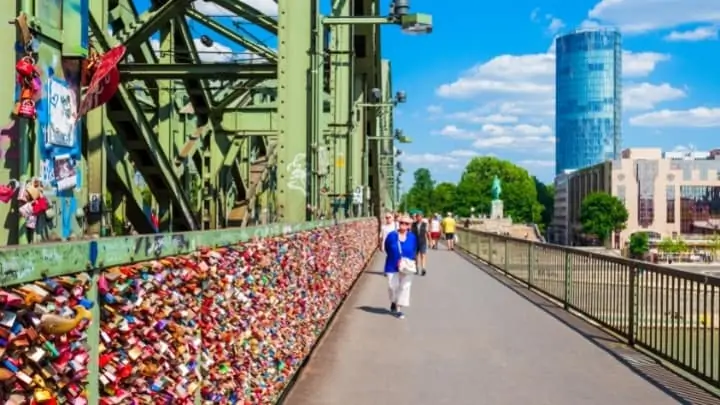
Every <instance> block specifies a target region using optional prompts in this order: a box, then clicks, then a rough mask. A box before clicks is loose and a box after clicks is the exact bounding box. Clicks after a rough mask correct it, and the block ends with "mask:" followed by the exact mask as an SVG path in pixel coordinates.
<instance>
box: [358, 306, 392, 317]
mask: <svg viewBox="0 0 720 405" xmlns="http://www.w3.org/2000/svg"><path fill="white" fill-rule="evenodd" d="M355 309H359V310H360V311H363V312H367V313H369V314H375V315H390V310H389V309H388V308H380V307H370V306H367V305H362V306H359V307H355Z"/></svg>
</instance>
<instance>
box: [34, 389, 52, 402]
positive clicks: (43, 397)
mask: <svg viewBox="0 0 720 405" xmlns="http://www.w3.org/2000/svg"><path fill="white" fill-rule="evenodd" d="M34 397H35V401H36V402H40V403H43V402H47V401H49V400H51V399H53V395H52V393H51V392H50V390H48V389H46V388H38V389H36V390H35V394H34Z"/></svg>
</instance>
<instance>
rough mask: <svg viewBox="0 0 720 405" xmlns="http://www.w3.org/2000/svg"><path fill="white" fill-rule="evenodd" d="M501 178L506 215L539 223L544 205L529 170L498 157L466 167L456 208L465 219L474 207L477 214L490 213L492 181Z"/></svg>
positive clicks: (481, 160) (486, 158)
mask: <svg viewBox="0 0 720 405" xmlns="http://www.w3.org/2000/svg"><path fill="white" fill-rule="evenodd" d="M495 176H498V178H499V179H500V180H501V182H502V188H503V192H502V196H501V199H502V200H503V204H504V211H505V215H506V216H509V217H512V219H513V221H514V222H518V223H520V222H533V223H538V222H539V221H540V219H541V214H542V211H543V206H542V205H541V204H540V203H539V202H538V199H537V196H538V195H537V190H536V188H535V182H534V181H533V179H532V177H531V176H530V174H529V173H528V172H527V170H525V169H523V168H521V167H519V166H516V165H514V164H513V163H511V162H509V161H507V160H501V159H497V158H494V157H476V158H473V159H472V160H471V161H470V162H469V163H468V165H467V166H466V167H465V172H464V173H463V175H462V177H461V178H460V182H459V183H458V186H457V192H456V196H457V197H456V200H457V203H456V208H455V210H454V212H457V213H458V214H459V215H461V216H469V215H470V211H471V208H475V212H476V213H488V214H489V213H490V207H491V202H492V182H493V178H494V177H495Z"/></svg>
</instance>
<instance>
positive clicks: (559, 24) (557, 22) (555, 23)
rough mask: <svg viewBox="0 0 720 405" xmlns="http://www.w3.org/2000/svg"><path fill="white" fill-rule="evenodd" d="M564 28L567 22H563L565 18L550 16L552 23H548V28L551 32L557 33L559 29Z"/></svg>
mask: <svg viewBox="0 0 720 405" xmlns="http://www.w3.org/2000/svg"><path fill="white" fill-rule="evenodd" d="M563 28H565V23H564V22H563V20H561V19H559V18H556V17H552V18H550V24H549V25H548V28H547V30H548V32H549V33H551V34H556V33H557V32H558V31H560V30H561V29H563Z"/></svg>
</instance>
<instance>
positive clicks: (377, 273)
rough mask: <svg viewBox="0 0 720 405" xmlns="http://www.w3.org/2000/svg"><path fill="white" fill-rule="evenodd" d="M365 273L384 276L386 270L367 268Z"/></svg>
mask: <svg viewBox="0 0 720 405" xmlns="http://www.w3.org/2000/svg"><path fill="white" fill-rule="evenodd" d="M364 274H372V275H375V276H384V275H385V272H382V271H377V270H365V273H364Z"/></svg>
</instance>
